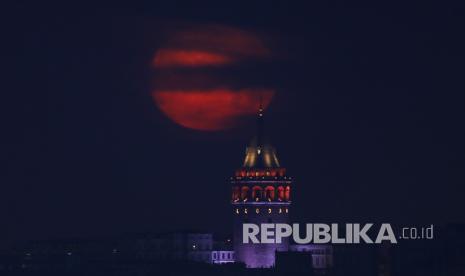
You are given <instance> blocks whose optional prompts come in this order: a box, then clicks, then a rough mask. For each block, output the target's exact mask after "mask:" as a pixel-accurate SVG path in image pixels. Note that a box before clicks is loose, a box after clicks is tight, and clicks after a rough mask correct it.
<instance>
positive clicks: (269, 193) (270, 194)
mask: <svg viewBox="0 0 465 276" xmlns="http://www.w3.org/2000/svg"><path fill="white" fill-rule="evenodd" d="M265 198H266V199H267V200H274V187H273V186H267V187H266V188H265Z"/></svg>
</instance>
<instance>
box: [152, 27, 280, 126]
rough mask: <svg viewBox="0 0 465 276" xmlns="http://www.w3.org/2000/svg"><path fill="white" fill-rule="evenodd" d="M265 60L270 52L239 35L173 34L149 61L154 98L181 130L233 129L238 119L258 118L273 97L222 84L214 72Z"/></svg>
mask: <svg viewBox="0 0 465 276" xmlns="http://www.w3.org/2000/svg"><path fill="white" fill-rule="evenodd" d="M268 56H269V50H268V49H267V48H266V47H265V46H264V45H263V43H262V42H261V41H260V39H259V38H258V37H257V36H256V35H255V34H253V33H251V32H247V31H243V30H240V29H236V28H231V27H225V26H218V25H208V26H203V27H201V28H200V27H196V28H190V29H188V30H183V31H177V32H173V33H172V34H171V35H170V36H169V37H168V39H167V40H166V41H165V43H164V44H163V46H162V47H160V49H159V50H158V51H157V52H156V53H155V56H154V58H153V61H152V66H153V67H154V68H155V73H156V74H157V77H156V78H155V85H154V89H153V90H152V97H153V99H154V101H155V103H156V104H157V106H158V107H159V109H160V110H161V111H162V112H163V113H164V114H165V115H166V116H167V117H168V118H170V119H171V120H172V121H174V122H175V123H177V124H178V125H181V126H183V127H186V128H190V129H195V130H202V131H217V130H224V129H228V128H232V127H234V126H236V125H237V123H238V122H239V119H240V118H241V117H244V116H249V115H253V114H257V112H258V108H259V105H260V102H261V103H262V106H263V108H266V107H267V106H268V105H269V104H270V102H271V100H272V98H273V95H274V91H273V89H270V88H261V87H260V88H257V87H252V86H248V85H240V84H239V85H238V84H236V83H233V84H231V83H229V84H228V83H224V82H223V79H220V78H219V77H218V76H217V75H215V71H216V70H218V69H221V70H223V71H227V70H228V69H229V68H231V67H233V66H236V67H237V66H240V65H241V64H243V63H246V62H247V61H250V60H254V61H257V60H258V61H259V60H261V59H264V58H266V57H268ZM205 69H208V70H205ZM160 76H162V77H160Z"/></svg>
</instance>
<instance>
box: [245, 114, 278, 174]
mask: <svg viewBox="0 0 465 276" xmlns="http://www.w3.org/2000/svg"><path fill="white" fill-rule="evenodd" d="M265 140H266V139H265V137H264V121H263V109H262V108H261V107H260V109H259V113H258V120H257V135H256V137H255V138H254V139H253V140H252V142H251V143H250V144H249V146H248V147H247V148H246V150H245V159H244V163H243V165H242V166H243V167H244V168H278V167H280V165H279V161H278V157H277V155H276V150H275V148H274V147H273V146H272V145H271V144H269V143H267V142H265Z"/></svg>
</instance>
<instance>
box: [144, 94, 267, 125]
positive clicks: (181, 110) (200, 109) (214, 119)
mask: <svg viewBox="0 0 465 276" xmlns="http://www.w3.org/2000/svg"><path fill="white" fill-rule="evenodd" d="M273 94H274V93H273V91H271V90H265V89H242V90H238V91H235V90H230V89H215V90H211V91H155V92H153V94H152V95H153V97H154V99H155V101H156V103H157V105H158V106H159V107H160V109H161V110H162V111H163V113H164V114H165V115H166V116H168V117H169V118H170V119H172V120H173V121H175V122H176V123H178V124H180V125H182V126H184V127H187V128H191V129H197V130H221V129H226V128H229V127H231V126H233V125H234V122H235V121H237V119H238V118H240V117H241V116H245V115H251V114H256V113H257V109H258V106H259V101H260V97H262V100H263V107H264V108H266V107H267V106H268V105H269V103H270V101H271V98H272V97H273Z"/></svg>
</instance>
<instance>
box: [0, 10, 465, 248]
mask: <svg viewBox="0 0 465 276" xmlns="http://www.w3.org/2000/svg"><path fill="white" fill-rule="evenodd" d="M7 10H8V11H11V12H10V15H9V16H7V17H6V22H7V23H8V24H7V28H8V31H7V36H8V38H7V39H6V40H5V41H6V42H7V44H8V45H10V44H11V43H12V47H11V49H9V50H8V51H7V52H5V53H6V56H7V57H6V60H7V68H8V70H9V72H8V73H11V77H9V78H8V79H7V81H6V83H4V84H3V91H5V94H6V95H7V101H5V103H6V105H7V106H6V107H5V108H4V109H3V110H4V112H5V113H4V116H3V117H4V119H6V120H5V121H6V123H5V126H6V127H5V128H4V131H3V139H5V142H2V152H3V156H4V159H5V164H6V166H5V173H2V176H4V178H3V177H2V181H1V187H2V191H1V192H0V217H2V218H3V225H6V227H2V228H1V230H0V248H1V249H5V248H6V247H8V246H10V245H13V244H17V243H19V242H23V241H27V240H35V239H58V238H66V237H89V236H115V235H116V236H117V235H120V234H122V233H126V232H146V231H153V232H164V231H170V230H175V229H191V228H200V229H209V230H210V231H212V232H219V233H228V232H230V231H231V217H230V210H231V206H230V186H229V185H228V180H229V177H231V176H233V174H234V171H235V170H236V169H238V168H240V167H241V164H242V161H243V158H244V152H245V147H246V145H247V144H248V143H249V141H250V139H252V138H253V136H254V133H255V123H256V118H255V115H250V114H248V115H245V116H242V117H240V118H239V120H237V122H236V123H237V124H236V125H235V127H233V128H231V129H227V130H221V131H198V130H191V129H188V128H184V127H182V126H180V125H177V124H176V123H175V122H173V121H172V120H170V119H169V118H168V117H167V116H165V114H163V112H162V111H161V110H160V109H159V108H158V107H157V105H156V104H155V103H154V101H153V99H152V97H151V93H152V91H151V90H152V85H153V80H154V78H155V77H154V70H153V68H152V67H151V62H152V59H153V57H154V55H155V53H156V51H157V50H158V49H160V45H163V43H164V41H165V40H166V37H167V34H170V33H171V32H173V30H176V29H177V28H180V27H179V26H181V28H182V26H185V25H192V26H200V27H198V28H202V26H209V25H212V24H213V25H221V26H227V27H231V28H237V29H240V30H245V31H247V32H250V33H253V34H256V35H257V37H259V38H260V39H261V41H263V43H264V44H265V45H266V47H267V48H268V49H270V51H271V52H272V53H273V55H272V58H270V59H269V60H267V63H266V64H265V65H263V64H258V65H257V64H255V63H250V64H249V63H246V64H245V65H244V67H240V68H239V69H240V70H236V69H234V70H219V71H215V72H214V74H215V77H218V78H219V79H221V80H223V79H225V80H227V81H228V85H231V86H233V87H236V86H237V87H243V86H246V85H254V86H257V87H272V89H274V91H275V95H274V97H273V99H272V100H271V102H270V105H269V107H268V108H267V110H266V111H265V129H266V131H265V132H266V133H267V135H268V136H269V137H270V139H271V141H272V144H273V145H274V146H275V147H276V149H277V154H278V157H279V159H280V161H281V163H282V165H283V166H284V167H286V168H287V170H288V172H289V174H290V175H292V176H293V179H294V190H293V213H292V217H293V218H294V219H296V220H298V221H301V222H354V221H356V222H360V223H366V222H372V221H375V222H380V221H383V222H390V223H409V224H422V223H426V224H431V223H433V224H436V223H438V224H442V223H454V222H457V223H465V216H464V211H463V210H465V201H464V200H463V196H464V195H465V188H464V183H465V174H464V168H465V147H464V141H465V133H464V127H463V126H464V125H465V124H464V123H465V120H464V119H465V116H464V115H465V112H464V111H465V106H464V102H465V97H464V96H465V93H464V91H465V82H464V76H465V66H464V65H465V60H464V53H463V49H465V45H464V44H465V43H464V37H463V33H464V25H465V24H464V18H463V11H464V10H463V3H451V5H443V6H442V7H436V6H434V5H432V4H431V5H430V4H428V3H422V4H421V5H416V4H413V3H412V4H405V3H404V4H403V5H395V4H392V5H383V4H380V3H371V6H358V7H357V6H350V5H348V4H346V5H344V6H340V7H330V6H325V5H320V6H316V5H312V6H311V5H305V4H300V5H289V6H284V5H279V6H278V5H275V4H268V5H265V3H261V2H257V3H255V4H248V5H241V4H239V3H236V4H230V5H229V6H228V5H224V6H223V5H219V4H214V3H210V4H209V5H207V6H204V7H202V8H200V7H199V6H197V5H195V4H180V3H176V4H168V3H153V4H148V5H145V6H143V7H132V8H124V7H112V8H95V9H93V10H91V9H85V8H74V7H64V6H62V7H59V6H53V5H45V4H44V5H42V4H32V5H28V4H25V3H19V4H14V5H13V6H11V7H10V8H9V9H7ZM10 35H11V38H10V37H9V36H10ZM213 71H214V70H213ZM244 72H246V73H244ZM208 73H209V74H210V71H208ZM212 74H213V73H212ZM220 83H221V81H220ZM231 83H232V84H231ZM215 84H216V83H215ZM3 139H2V140H3Z"/></svg>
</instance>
